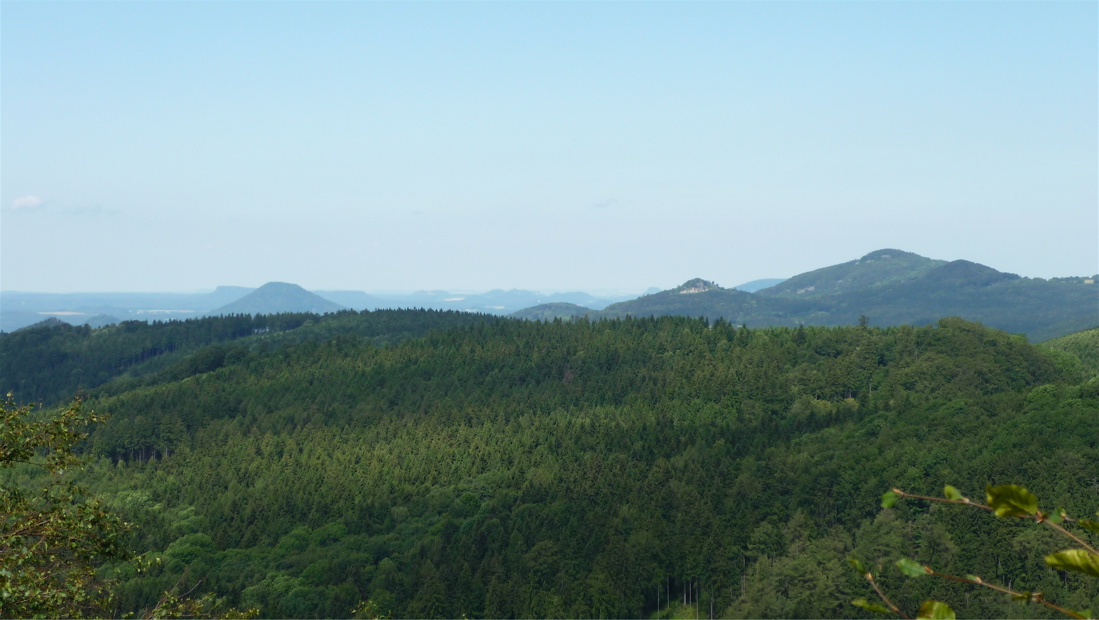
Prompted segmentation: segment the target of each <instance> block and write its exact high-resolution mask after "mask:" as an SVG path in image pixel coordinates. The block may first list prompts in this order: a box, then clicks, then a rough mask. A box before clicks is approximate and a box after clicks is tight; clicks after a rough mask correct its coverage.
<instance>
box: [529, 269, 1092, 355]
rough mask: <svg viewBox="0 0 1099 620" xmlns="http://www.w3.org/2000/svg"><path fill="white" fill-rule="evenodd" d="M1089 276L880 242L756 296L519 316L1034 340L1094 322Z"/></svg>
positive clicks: (714, 295)
mask: <svg viewBox="0 0 1099 620" xmlns="http://www.w3.org/2000/svg"><path fill="white" fill-rule="evenodd" d="M1095 280H1096V278H1079V277H1078V278H1055V279H1052V280H1043V279H1040V278H1035V279H1031V278H1021V277H1019V276H1018V275H1016V274H1012V273H1004V272H1000V271H997V270H996V269H993V268H991V267H987V266H985V265H981V264H978V263H974V262H972V261H967V260H956V261H950V262H948V261H944V260H937V259H930V258H926V257H923V256H920V255H918V254H913V253H911V252H904V251H902V250H895V249H883V250H878V251H876V252H871V253H869V254H867V255H865V256H863V257H862V258H859V259H857V260H853V261H849V262H846V263H842V264H839V265H833V266H831V267H824V268H821V269H816V270H813V271H810V272H807V273H803V274H800V275H797V276H794V277H792V278H790V279H788V280H785V281H782V282H780V283H778V284H776V285H775V286H772V287H769V288H763V289H759V290H758V291H757V292H755V293H749V292H746V291H740V290H735V289H726V288H722V287H721V286H718V285H717V284H715V283H713V282H710V281H707V280H703V279H701V278H695V279H692V280H688V281H687V282H684V283H683V284H681V285H680V286H678V287H676V288H673V289H669V290H665V291H660V292H659V293H654V294H651V295H643V296H641V297H638V298H637V299H632V300H629V301H624V302H619V303H616V304H611V305H610V306H607V308H606V309H604V310H603V311H596V310H592V309H583V311H581V310H580V309H577V308H569V309H562V308H550V307H546V306H535V307H533V308H528V309H525V310H522V311H520V312H517V313H515V314H513V315H512V316H516V317H519V318H545V317H560V318H567V317H569V316H581V315H583V316H587V317H590V318H593V319H594V318H616V317H624V316H660V315H683V316H695V317H698V316H704V317H707V318H709V319H711V320H716V319H718V318H721V319H724V320H727V321H731V322H733V323H736V324H744V325H748V326H750V327H766V326H796V325H799V324H803V325H828V326H838V325H853V324H856V323H858V322H860V319H861V317H867V320H868V321H869V323H870V324H871V325H879V326H885V325H902V324H909V325H926V324H929V323H934V322H935V321H938V320H939V319H941V318H944V317H948V316H959V317H962V318H964V319H967V320H971V321H979V322H981V323H984V324H985V325H988V326H990V327H995V328H997V329H1002V330H1005V331H1008V332H1012V333H1023V334H1026V335H1027V337H1028V338H1030V339H1031V340H1034V341H1041V340H1046V339H1049V338H1055V337H1058V336H1062V335H1065V334H1068V333H1072V332H1075V331H1079V330H1083V329H1088V328H1091V327H1096V326H1099V284H1096V283H1095Z"/></svg>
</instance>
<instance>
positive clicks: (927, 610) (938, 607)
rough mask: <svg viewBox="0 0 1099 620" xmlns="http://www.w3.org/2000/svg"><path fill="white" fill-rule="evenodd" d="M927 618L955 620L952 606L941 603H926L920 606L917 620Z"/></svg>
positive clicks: (929, 619)
mask: <svg viewBox="0 0 1099 620" xmlns="http://www.w3.org/2000/svg"><path fill="white" fill-rule="evenodd" d="M921 618H927V619H928V620H954V619H955V618H956V616H955V615H954V610H953V609H951V608H950V605H947V604H946V603H942V602H939V601H924V604H923V605H920V612H919V613H918V614H916V620H920V619H921Z"/></svg>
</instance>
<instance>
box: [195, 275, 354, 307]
mask: <svg viewBox="0 0 1099 620" xmlns="http://www.w3.org/2000/svg"><path fill="white" fill-rule="evenodd" d="M345 309H346V308H345V307H344V306H341V305H340V304H337V303H335V302H332V301H329V300H327V299H325V298H323V297H321V296H320V295H316V294H313V293H310V292H309V291H307V290H305V289H303V288H302V287H300V286H298V285H297V284H289V283H286V282H268V283H267V284H264V285H263V286H261V287H259V288H258V289H256V290H254V291H252V292H251V293H248V294H247V295H245V296H244V297H241V298H240V299H238V300H236V301H234V302H232V303H229V304H226V305H224V306H222V307H220V308H218V309H216V310H213V311H211V312H209V313H208V314H211V315H225V314H279V313H281V312H312V313H315V314H324V313H326V312H338V311H340V310H345Z"/></svg>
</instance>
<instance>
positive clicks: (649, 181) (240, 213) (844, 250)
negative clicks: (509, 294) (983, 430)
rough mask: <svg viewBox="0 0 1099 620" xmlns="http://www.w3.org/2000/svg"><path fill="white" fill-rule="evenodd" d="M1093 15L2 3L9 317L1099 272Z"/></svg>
mask: <svg viewBox="0 0 1099 620" xmlns="http://www.w3.org/2000/svg"><path fill="white" fill-rule="evenodd" d="M1097 7H1099V3H1096V2H1093V1H1086V2H706V3H690V2H668V3H662V2H644V3H634V2H600V3H595V2H591V3H589V2H544V3H535V2H513V3H494V2H475V3H474V2H471V3H460V2H454V3H411V2H402V3H367V2H278V3H270V2H230V3H220V2H134V3H127V2H79V3H68V2H13V1H10V0H4V1H3V2H2V3H0V27H2V33H0V34H2V38H0V45H2V50H0V52H2V56H0V61H2V66H0V87H2V92H0V106H2V108H0V147H2V148H0V156H2V162H0V175H2V176H0V178H2V185H0V288H2V289H4V290H34V291H53V292H64V291H111V290H127V291H190V290H198V289H204V288H212V287H213V286H216V285H219V284H230V285H248V286H257V285H259V284H262V283H264V282H267V281H270V280H281V281H288V282H296V283H298V284H301V285H303V286H305V287H306V288H311V289H336V288H342V289H359V290H371V289H421V288H447V289H452V290H453V289H465V290H484V289H489V288H513V287H514V288H529V289H536V290H537V289H541V290H550V289H557V290H561V289H568V290H577V289H586V290H600V289H602V290H605V289H620V290H621V289H635V290H642V289H644V288H646V287H648V286H659V287H662V288H666V287H670V286H674V285H677V284H679V283H681V282H683V281H685V280H687V279H689V278H692V277H704V278H707V279H712V280H716V281H717V282H718V283H720V284H722V285H725V286H732V285H735V284H739V283H741V282H744V281H748V280H752V279H756V278H763V277H781V276H789V275H793V274H796V273H799V272H803V271H807V270H809V269H814V268H817V267H821V266H825V265H829V264H834V263H838V262H844V261H847V260H851V259H854V258H857V257H859V256H861V255H862V254H865V253H866V252H869V251H872V250H875V249H879V248H885V247H892V248H900V249H904V250H908V251H913V252H917V253H920V254H923V255H925V256H931V257H934V258H943V259H956V258H965V259H969V260H974V261H977V262H981V263H984V264H987V265H990V266H992V267H995V268H997V269H1000V270H1004V271H1011V272H1015V273H1019V274H1021V275H1024V276H1038V277H1051V276H1058V275H1091V274H1094V273H1096V272H1097V271H1099V128H1097V118H1099V100H1097V99H1099V98H1097V88H1099V44H1097V32H1099V8H1097Z"/></svg>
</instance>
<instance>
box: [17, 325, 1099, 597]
mask: <svg viewBox="0 0 1099 620" xmlns="http://www.w3.org/2000/svg"><path fill="white" fill-rule="evenodd" d="M1097 333H1099V332H1096V331H1095V330H1092V331H1091V332H1083V333H1080V334H1075V335H1073V336H1069V337H1066V338H1063V339H1060V340H1057V341H1052V342H1050V343H1046V344H1044V345H1042V346H1040V347H1039V346H1035V345H1031V344H1028V343H1027V342H1026V340H1025V338H1023V337H1021V336H1013V335H1009V334H1006V333H1004V332H1000V331H996V330H992V329H988V328H985V327H982V326H981V325H979V324H976V323H970V322H966V321H963V320H960V319H943V320H941V321H939V322H938V323H937V324H935V325H932V326H927V327H912V326H899V327H889V328H873V327H866V326H862V327H800V328H767V329H751V328H745V327H738V326H736V325H732V324H729V323H727V322H724V321H722V320H718V321H708V320H706V319H691V318H684V317H661V318H648V319H634V318H626V319H615V320H601V321H587V320H577V321H572V322H562V321H553V322H537V321H533V322H531V321H517V320H507V319H499V318H492V317H484V316H480V315H465V314H458V313H448V312H432V311H392V312H373V313H370V312H363V313H355V312H342V313H337V314H334V315H325V316H324V317H318V316H313V315H294V316H271V317H225V318H218V319H202V320H200V321H188V322H183V323H165V324H159V325H148V326H141V325H129V324H122V325H118V326H112V327H106V328H101V329H97V330H89V329H86V328H38V329H37V330H27V331H25V332H18V333H16V334H5V335H0V339H2V340H0V345H2V346H0V352H2V353H0V355H2V356H3V357H2V360H3V366H2V367H0V368H2V374H0V379H2V381H3V383H4V386H5V389H11V390H13V391H14V392H15V393H16V396H17V397H18V398H19V399H20V400H23V401H30V400H38V399H41V400H43V401H45V402H47V403H60V402H64V401H65V400H66V399H68V398H70V397H71V396H72V394H73V393H75V392H76V391H77V390H78V389H85V390H87V391H88V395H89V398H88V401H87V402H86V403H85V406H86V407H89V408H91V409H94V410H95V411H98V412H101V413H109V414H110V415H111V418H110V419H109V420H108V421H107V422H106V423H104V424H101V425H99V426H98V427H97V428H95V430H94V432H93V433H92V435H91V436H90V437H89V438H88V440H87V441H86V442H84V443H83V444H82V448H81V450H82V453H83V456H84V458H85V459H86V460H87V462H88V465H87V467H86V468H85V469H84V470H83V471H82V472H80V473H79V474H78V475H77V481H78V482H80V483H82V484H84V485H86V486H87V487H88V488H89V489H90V490H91V492H92V493H93V494H94V495H96V496H98V497H100V498H102V499H103V500H104V501H105V504H106V505H107V506H108V507H109V509H111V510H112V511H114V512H117V513H118V514H121V515H122V516H123V517H124V518H125V519H127V520H129V521H131V522H133V523H134V524H135V525H136V526H137V527H136V528H135V529H134V530H133V532H132V533H131V534H130V535H129V539H128V543H127V544H128V545H129V547H130V548H131V549H132V550H133V551H134V552H135V553H146V552H148V553H149V554H150V555H149V557H151V558H154V559H159V562H160V563H159V564H156V565H154V567H153V568H152V569H150V570H148V571H145V572H135V570H134V568H133V566H132V565H131V564H128V563H113V564H112V563H108V564H105V565H103V566H102V567H101V568H100V576H101V577H103V578H105V579H113V580H116V581H115V584H116V585H115V591H116V593H117V595H118V597H117V601H116V603H115V605H116V607H115V609H114V613H116V614H119V615H121V614H123V613H127V612H140V611H141V610H144V609H149V608H150V607H152V606H153V605H155V604H156V602H157V600H158V598H159V597H160V596H161V594H162V593H163V592H164V591H166V590H169V589H172V588H173V587H178V588H179V589H180V590H181V591H193V593H194V594H195V595H201V594H203V593H207V592H209V593H213V594H215V595H216V596H218V597H221V598H223V599H224V603H225V604H227V605H233V606H238V607H241V608H247V607H257V608H258V609H259V611H260V615H261V616H262V617H270V618H278V617H295V618H305V617H348V616H350V615H351V614H352V613H353V611H355V612H356V613H358V614H361V615H371V616H389V617H425V618H426V617H462V616H466V617H470V618H502V617H650V616H659V617H665V616H676V617H700V618H705V617H711V616H713V617H718V616H722V617H870V616H871V615H872V614H870V613H869V612H866V611H863V610H861V609H857V608H855V607H852V606H851V604H850V602H851V600H852V599H854V598H865V597H869V596H873V593H872V592H871V591H870V590H869V587H868V585H867V584H866V582H865V580H863V579H862V578H861V577H860V575H858V574H857V573H856V572H855V571H853V570H851V567H850V566H849V565H848V563H847V558H848V557H856V558H859V559H860V560H861V561H862V562H864V563H866V564H867V565H872V566H875V567H877V566H879V565H880V566H884V567H885V568H884V570H881V571H880V574H879V580H880V582H881V584H882V586H883V587H885V588H886V589H888V591H889V592H890V594H891V596H892V597H893V598H894V599H895V600H896V601H898V602H900V603H902V604H904V605H906V606H907V607H909V608H913V605H914V606H915V607H918V606H919V602H920V601H922V600H924V599H926V598H929V597H934V598H937V599H939V600H948V601H950V603H951V605H952V606H953V607H954V609H955V610H956V611H957V612H958V614H959V616H960V617H1043V616H1045V615H1046V611H1047V610H1045V609H1044V608H1041V607H1036V606H1035V607H1028V606H1025V605H1022V604H1020V603H1017V602H1013V601H1011V600H1010V598H1008V597H1004V596H1003V595H999V594H996V593H993V592H987V591H973V590H969V589H967V588H965V587H963V586H960V585H958V584H950V583H949V582H944V581H934V580H910V579H906V578H905V577H904V576H903V575H901V574H900V573H899V572H897V571H895V570H892V569H891V566H890V565H891V564H892V562H893V561H894V560H895V559H897V558H898V557H902V556H908V557H913V558H915V559H917V560H918V561H921V562H927V563H934V564H935V565H936V566H938V567H941V568H943V569H944V570H947V571H953V572H955V573H962V574H965V573H977V574H980V575H982V576H983V577H984V578H985V579H989V580H995V581H997V582H999V583H1003V584H1014V585H1016V586H1018V587H1020V588H1025V589H1028V590H1041V591H1042V592H1044V593H1045V596H1046V597H1047V598H1049V599H1051V600H1058V601H1061V602H1063V603H1064V604H1065V605H1067V606H1070V607H1072V608H1075V609H1085V608H1089V607H1090V608H1091V609H1099V587H1097V582H1096V581H1095V580H1090V581H1089V580H1087V579H1086V578H1082V577H1080V576H1077V575H1074V574H1066V573H1063V572H1058V571H1054V570H1052V569H1048V568H1046V567H1045V566H1044V565H1043V564H1042V561H1041V558H1042V556H1043V555H1044V554H1046V553H1049V552H1051V551H1055V550H1057V542H1056V541H1054V540H1053V539H1051V538H1050V536H1049V535H1047V532H1045V531H1043V530H1038V529H1035V528H1034V527H1029V528H1028V527H1026V525H1027V524H1025V523H1017V522H1011V521H1008V520H996V519H990V518H989V517H988V516H987V515H985V514H981V513H977V512H975V511H966V510H964V509H958V510H956V509H953V508H954V507H950V506H941V505H927V504H925V503H920V502H903V503H898V504H897V505H896V506H894V507H892V508H888V509H882V508H881V507H880V506H879V498H880V497H881V495H882V493H883V492H884V491H886V490H888V489H889V488H891V487H894V486H898V487H902V488H904V489H906V490H908V491H912V492H918V493H927V494H931V495H937V494H939V493H940V492H941V490H942V488H943V486H944V485H945V484H952V485H955V486H957V487H958V488H959V489H961V490H962V491H963V492H966V493H969V494H974V495H977V494H979V493H980V492H981V490H982V489H984V487H985V485H986V484H988V483H992V484H1006V483H1017V484H1023V485H1025V486H1026V487H1027V488H1030V489H1032V490H1034V491H1035V492H1036V493H1038V494H1039V496H1040V497H1041V499H1042V502H1043V505H1046V504H1048V505H1049V506H1050V507H1052V506H1054V505H1056V506H1061V507H1064V508H1065V509H1066V510H1068V511H1069V512H1071V513H1073V514H1079V515H1084V516H1087V515H1092V514H1095V512H1096V510H1097V509H1099V500H1097V499H1096V498H1097V491H1099V415H1097V413H1096V412H1097V411H1099V359H1097V358H1096V356H1095V353H1094V351H1095V347H1094V344H1095V343H1096V334H1097ZM11 475H14V476H17V477H20V476H21V477H22V479H23V480H24V481H26V480H27V479H30V478H33V476H34V475H35V474H34V473H33V472H30V471H28V470H17V471H16V472H15V473H14V474H11ZM192 588H194V589H193V590H191V589H192Z"/></svg>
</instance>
